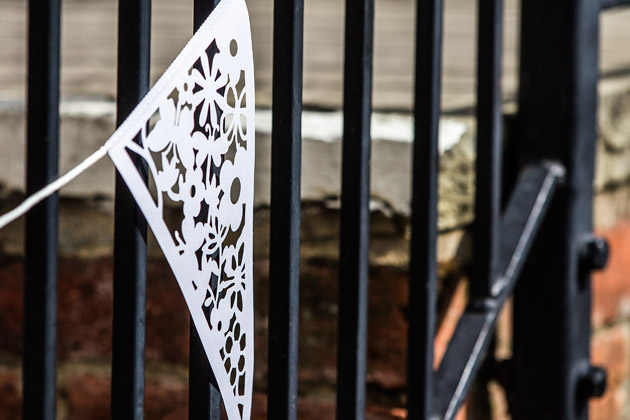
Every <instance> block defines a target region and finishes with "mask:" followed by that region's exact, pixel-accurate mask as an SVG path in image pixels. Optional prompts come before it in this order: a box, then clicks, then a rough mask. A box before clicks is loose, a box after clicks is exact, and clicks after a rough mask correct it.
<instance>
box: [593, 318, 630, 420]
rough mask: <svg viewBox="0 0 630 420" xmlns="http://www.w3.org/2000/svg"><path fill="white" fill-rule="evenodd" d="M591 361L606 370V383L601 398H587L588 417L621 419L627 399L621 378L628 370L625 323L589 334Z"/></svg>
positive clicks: (629, 348)
mask: <svg viewBox="0 0 630 420" xmlns="http://www.w3.org/2000/svg"><path fill="white" fill-rule="evenodd" d="M591 347H592V348H591V353H592V357H591V358H592V361H593V363H594V364H595V365H602V366H604V367H605V368H606V371H607V373H608V386H607V389H606V393H605V394H604V395H603V397H602V398H599V399H594V400H592V401H591V405H590V411H591V419H592V420H615V419H622V418H623V416H622V410H623V409H624V407H626V406H627V404H628V402H629V400H628V397H627V395H626V394H627V392H626V390H625V382H626V381H627V379H628V375H629V374H630V333H629V331H628V329H627V327H626V326H624V325H616V326H614V327H612V328H609V329H606V330H604V331H600V332H598V333H596V334H594V335H593V337H592V340H591Z"/></svg>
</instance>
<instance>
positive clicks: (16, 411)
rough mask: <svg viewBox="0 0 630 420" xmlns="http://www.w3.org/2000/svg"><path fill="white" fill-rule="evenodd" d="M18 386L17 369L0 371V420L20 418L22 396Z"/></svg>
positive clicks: (16, 419) (17, 419)
mask: <svg viewBox="0 0 630 420" xmlns="http://www.w3.org/2000/svg"><path fill="white" fill-rule="evenodd" d="M19 387H20V377H19V373H18V372H17V371H14V370H9V371H0V420H20V419H21V418H22V396H21V394H20V391H19Z"/></svg>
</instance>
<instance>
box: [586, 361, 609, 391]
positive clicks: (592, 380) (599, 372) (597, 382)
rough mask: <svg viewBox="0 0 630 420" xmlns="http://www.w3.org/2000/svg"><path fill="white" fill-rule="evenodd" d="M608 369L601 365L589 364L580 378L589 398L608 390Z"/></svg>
mask: <svg viewBox="0 0 630 420" xmlns="http://www.w3.org/2000/svg"><path fill="white" fill-rule="evenodd" d="M606 382H607V380H606V371H605V370H604V369H603V368H602V367H600V366H589V367H588V368H587V369H586V371H585V372H584V374H583V375H582V377H581V378H580V388H581V389H582V391H583V392H584V396H586V397H588V398H593V397H601V396H602V395H604V392H605V391H606Z"/></svg>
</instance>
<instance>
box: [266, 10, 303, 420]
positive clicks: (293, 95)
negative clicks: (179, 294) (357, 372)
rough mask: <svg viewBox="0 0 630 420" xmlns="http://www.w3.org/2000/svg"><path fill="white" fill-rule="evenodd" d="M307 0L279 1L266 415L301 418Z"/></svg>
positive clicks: (275, 39)
mask: <svg viewBox="0 0 630 420" xmlns="http://www.w3.org/2000/svg"><path fill="white" fill-rule="evenodd" d="M303 29H304V1H303V0H275V2H274V34H273V46H274V52H273V117H272V118H273V128H272V150H271V220H270V250H269V292H270V293H269V369H268V378H269V379H268V392H269V395H268V400H267V412H268V414H267V416H268V418H269V419H274V420H275V419H283V420H295V419H296V418H297V364H298V323H299V299H300V294H299V285H300V178H301V177H300V175H301V172H300V171H301V154H302V120H301V119H302V56H303Z"/></svg>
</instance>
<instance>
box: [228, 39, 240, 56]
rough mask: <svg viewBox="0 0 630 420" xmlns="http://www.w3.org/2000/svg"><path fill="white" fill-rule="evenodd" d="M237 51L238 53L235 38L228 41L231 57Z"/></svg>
mask: <svg viewBox="0 0 630 420" xmlns="http://www.w3.org/2000/svg"><path fill="white" fill-rule="evenodd" d="M237 53H238V44H237V43H236V40H235V39H233V40H232V42H230V54H232V57H236V54H237Z"/></svg>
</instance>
